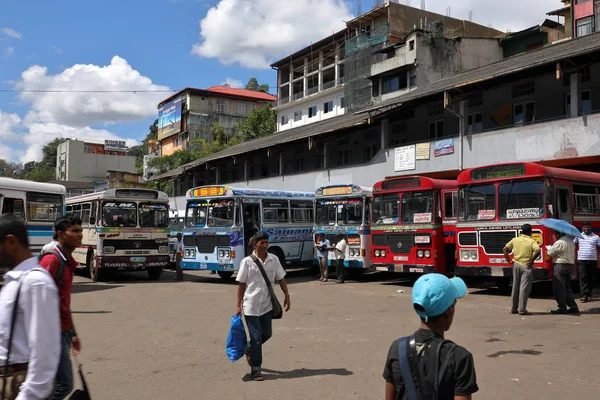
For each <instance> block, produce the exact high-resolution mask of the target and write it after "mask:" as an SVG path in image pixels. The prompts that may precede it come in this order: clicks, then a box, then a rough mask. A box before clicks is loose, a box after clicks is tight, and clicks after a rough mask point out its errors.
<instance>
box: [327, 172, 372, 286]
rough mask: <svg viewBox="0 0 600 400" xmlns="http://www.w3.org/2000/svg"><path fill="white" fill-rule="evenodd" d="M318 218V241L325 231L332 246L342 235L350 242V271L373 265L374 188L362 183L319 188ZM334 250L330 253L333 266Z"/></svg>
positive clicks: (329, 261) (330, 262) (348, 255)
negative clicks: (372, 219)
mask: <svg viewBox="0 0 600 400" xmlns="http://www.w3.org/2000/svg"><path fill="white" fill-rule="evenodd" d="M315 193H316V195H317V207H316V218H315V243H317V240H318V236H319V234H324V235H325V236H326V237H327V239H329V241H330V242H331V244H332V245H335V243H336V242H337V240H338V239H337V237H338V236H339V235H342V236H343V237H344V238H345V239H346V243H347V244H348V246H347V250H346V254H345V259H344V267H346V268H348V272H349V273H350V274H357V275H359V274H361V273H363V272H364V271H365V270H368V269H369V268H371V205H372V203H373V189H372V188H370V187H364V186H359V185H353V184H347V185H328V186H323V187H320V188H318V189H317V190H316V191H315ZM317 244H318V243H317ZM334 256H335V252H333V251H330V252H329V260H328V265H329V266H333V265H335V264H334V258H335V257H334Z"/></svg>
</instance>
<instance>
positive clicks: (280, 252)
mask: <svg viewBox="0 0 600 400" xmlns="http://www.w3.org/2000/svg"><path fill="white" fill-rule="evenodd" d="M267 251H268V252H269V253H271V254H273V255H274V256H276V257H277V258H279V262H280V263H281V266H282V267H283V269H284V270H285V254H283V250H281V249H280V248H279V247H273V248H271V247H269V248H268V249H267Z"/></svg>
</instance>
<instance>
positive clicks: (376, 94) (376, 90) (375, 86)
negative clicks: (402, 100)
mask: <svg viewBox="0 0 600 400" xmlns="http://www.w3.org/2000/svg"><path fill="white" fill-rule="evenodd" d="M373 97H379V79H376V80H375V81H373Z"/></svg>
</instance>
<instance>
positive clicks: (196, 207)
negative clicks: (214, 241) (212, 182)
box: [185, 200, 208, 228]
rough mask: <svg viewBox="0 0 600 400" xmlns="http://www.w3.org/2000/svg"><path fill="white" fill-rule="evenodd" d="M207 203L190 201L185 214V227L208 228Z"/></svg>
mask: <svg viewBox="0 0 600 400" xmlns="http://www.w3.org/2000/svg"><path fill="white" fill-rule="evenodd" d="M207 207H208V202H207V201H205V200H204V201H203V200H200V201H190V202H189V203H188V204H187V209H186V212H185V226H186V227H188V228H198V227H204V226H206V208H207Z"/></svg>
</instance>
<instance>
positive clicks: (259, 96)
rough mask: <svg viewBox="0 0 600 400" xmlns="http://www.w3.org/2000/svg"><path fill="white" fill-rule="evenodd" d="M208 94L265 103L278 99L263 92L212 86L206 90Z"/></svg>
mask: <svg viewBox="0 0 600 400" xmlns="http://www.w3.org/2000/svg"><path fill="white" fill-rule="evenodd" d="M206 91H207V92H211V93H219V94H227V95H230V96H240V97H248V98H250V99H256V100H263V101H275V100H277V97H275V96H273V95H270V94H268V93H263V92H255V91H252V90H246V89H235V88H232V87H228V86H212V87H209V88H208V89H206Z"/></svg>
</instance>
